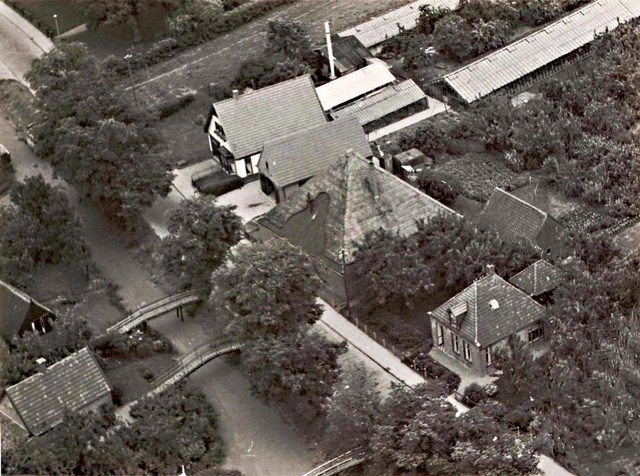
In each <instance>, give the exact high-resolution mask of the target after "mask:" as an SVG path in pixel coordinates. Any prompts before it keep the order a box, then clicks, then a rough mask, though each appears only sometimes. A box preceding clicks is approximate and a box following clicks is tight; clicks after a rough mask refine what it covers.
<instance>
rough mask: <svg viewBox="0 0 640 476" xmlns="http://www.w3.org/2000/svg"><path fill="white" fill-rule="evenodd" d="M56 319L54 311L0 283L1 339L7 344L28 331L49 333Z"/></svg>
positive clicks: (17, 290) (6, 284) (8, 285)
mask: <svg viewBox="0 0 640 476" xmlns="http://www.w3.org/2000/svg"><path fill="white" fill-rule="evenodd" d="M54 319H55V314H54V313H53V311H52V310H50V309H49V308H47V307H45V306H44V305H42V304H40V303H39V302H37V301H35V300H34V299H33V298H32V297H31V296H29V295H28V294H26V293H24V292H22V291H20V290H19V289H17V288H15V287H13V286H11V285H10V284H9V283H5V282H4V281H0V337H2V339H4V341H5V342H9V341H10V340H11V339H13V338H14V337H16V336H21V335H22V334H24V333H25V332H27V331H33V332H38V333H44V332H48V331H49V330H51V322H52V321H53V320H54Z"/></svg>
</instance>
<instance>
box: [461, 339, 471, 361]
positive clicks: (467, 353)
mask: <svg viewBox="0 0 640 476" xmlns="http://www.w3.org/2000/svg"><path fill="white" fill-rule="evenodd" d="M462 350H463V352H464V358H465V359H467V360H468V361H469V362H471V361H472V359H471V346H470V345H469V343H468V342H467V341H464V340H463V341H462Z"/></svg>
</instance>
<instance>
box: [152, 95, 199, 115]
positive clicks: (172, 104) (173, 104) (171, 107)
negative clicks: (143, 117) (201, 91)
mask: <svg viewBox="0 0 640 476" xmlns="http://www.w3.org/2000/svg"><path fill="white" fill-rule="evenodd" d="M194 99H195V94H194V93H187V94H182V95H180V96H177V97H175V98H172V99H169V100H167V101H164V102H163V103H162V104H160V107H159V108H158V118H159V119H166V118H167V117H169V116H171V115H172V114H175V113H176V112H178V111H179V110H181V109H183V108H185V107H187V106H188V105H189V104H191V103H192V102H193V101H194Z"/></svg>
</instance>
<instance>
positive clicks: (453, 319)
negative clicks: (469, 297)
mask: <svg viewBox="0 0 640 476" xmlns="http://www.w3.org/2000/svg"><path fill="white" fill-rule="evenodd" d="M466 315H467V302H466V301H465V302H461V303H458V304H456V305H455V306H451V307H450V308H449V324H450V325H452V326H455V327H456V328H457V329H460V327H461V326H462V322H463V321H464V318H465V317H466Z"/></svg>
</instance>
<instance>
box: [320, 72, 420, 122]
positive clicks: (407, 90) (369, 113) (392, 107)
mask: <svg viewBox="0 0 640 476" xmlns="http://www.w3.org/2000/svg"><path fill="white" fill-rule="evenodd" d="M426 97H427V95H426V94H425V93H424V91H423V90H422V89H420V87H419V86H418V85H417V84H416V83H414V82H413V80H412V79H408V80H406V81H403V82H401V83H398V84H393V85H390V86H387V87H386V88H384V89H381V90H380V91H377V92H375V93H373V94H371V95H370V96H367V97H366V98H364V99H362V100H360V101H357V102H355V103H353V104H350V105H348V106H345V107H343V108H342V109H339V110H337V111H335V112H332V113H331V117H333V118H334V119H339V118H341V117H346V116H356V117H357V118H358V119H359V120H360V124H362V125H363V126H364V125H366V124H369V123H370V122H373V121H375V120H377V119H380V118H382V117H385V116H387V115H389V114H392V113H394V112H396V111H398V110H400V109H402V108H404V107H407V106H409V105H411V104H413V103H416V102H418V101H421V100H423V99H425V98H426Z"/></svg>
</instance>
